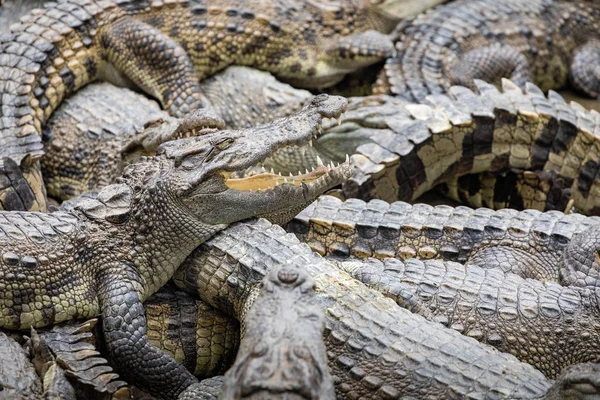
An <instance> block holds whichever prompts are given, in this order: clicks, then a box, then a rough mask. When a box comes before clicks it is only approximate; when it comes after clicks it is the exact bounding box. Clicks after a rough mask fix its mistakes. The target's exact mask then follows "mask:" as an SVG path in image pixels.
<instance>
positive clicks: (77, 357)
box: [27, 319, 129, 400]
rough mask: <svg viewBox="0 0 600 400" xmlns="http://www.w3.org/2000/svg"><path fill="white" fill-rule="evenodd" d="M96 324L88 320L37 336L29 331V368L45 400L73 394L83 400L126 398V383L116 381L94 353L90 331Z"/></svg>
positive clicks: (67, 398) (69, 399) (68, 397)
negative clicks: (85, 398)
mask: <svg viewBox="0 0 600 400" xmlns="http://www.w3.org/2000/svg"><path fill="white" fill-rule="evenodd" d="M97 322H98V320H97V319H91V320H88V321H85V322H81V323H72V324H66V325H61V326H55V327H53V328H52V329H51V330H45V331H41V332H39V333H38V332H37V331H36V330H35V329H32V330H31V335H30V337H29V338H27V342H28V347H29V348H30V349H31V353H32V354H33V359H32V362H33V365H34V366H35V368H36V371H37V373H38V375H39V376H40V377H41V378H42V382H43V385H44V398H45V399H55V398H56V399H64V400H75V399H76V398H77V397H76V393H78V394H79V396H80V397H87V398H98V397H100V398H107V399H111V400H121V399H123V400H125V399H127V398H129V390H128V388H127V387H126V386H127V383H125V382H124V381H122V380H121V379H119V375H117V374H115V373H114V371H113V369H112V368H111V367H110V366H109V365H108V362H107V360H106V359H105V358H103V357H102V356H100V353H99V352H98V351H97V350H96V340H95V337H94V333H95V330H94V328H95V327H96V323H97ZM67 376H68V377H69V378H71V381H69V380H68V379H67ZM71 382H73V385H72V384H71ZM74 386H75V387H76V388H77V390H76V389H75V387H74Z"/></svg>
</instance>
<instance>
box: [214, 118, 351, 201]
mask: <svg viewBox="0 0 600 400" xmlns="http://www.w3.org/2000/svg"><path fill="white" fill-rule="evenodd" d="M343 111H344V110H340V113H339V114H338V115H336V116H334V117H332V118H331V119H332V120H334V121H337V124H338V125H340V124H341V121H342V115H343ZM325 120H329V118H327V117H323V118H322V120H321V121H320V122H319V123H318V124H317V126H316V127H315V129H314V130H313V132H312V136H311V138H310V139H309V140H306V141H303V142H302V143H293V144H288V145H284V146H283V147H280V148H279V149H277V150H281V149H296V150H298V151H300V149H301V147H299V146H306V145H308V146H311V147H312V145H313V144H312V142H313V139H318V138H319V137H320V136H321V135H322V134H323V122H324V121H325ZM277 150H276V151H277ZM267 158H268V157H267ZM262 161H265V160H262ZM315 164H316V165H313V166H311V167H310V171H309V169H308V168H307V169H305V172H304V173H302V171H298V173H297V174H293V173H289V175H284V174H282V173H281V172H275V171H274V170H273V168H271V170H270V171H267V170H266V169H265V168H264V167H263V166H262V162H261V163H259V164H258V165H255V166H252V167H250V168H247V169H246V170H245V171H234V172H229V171H221V175H222V176H223V178H224V181H225V185H227V187H229V188H230V189H235V190H238V191H242V192H255V191H256V192H263V191H268V190H273V189H275V188H277V187H278V186H282V185H283V186H295V187H306V186H308V185H310V184H317V185H318V184H320V183H321V182H323V183H326V181H327V180H328V179H327V178H329V177H331V176H333V175H335V176H336V177H339V176H343V175H346V174H345V172H346V171H347V170H348V169H349V168H350V158H349V156H348V155H346V160H345V162H343V163H337V164H336V163H334V162H330V163H328V164H325V163H323V161H322V160H321V158H320V157H319V156H317V157H316V163H315ZM327 183H329V182H327Z"/></svg>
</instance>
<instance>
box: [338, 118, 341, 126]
mask: <svg viewBox="0 0 600 400" xmlns="http://www.w3.org/2000/svg"><path fill="white" fill-rule="evenodd" d="M337 123H338V126H340V125H341V124H342V117H337Z"/></svg>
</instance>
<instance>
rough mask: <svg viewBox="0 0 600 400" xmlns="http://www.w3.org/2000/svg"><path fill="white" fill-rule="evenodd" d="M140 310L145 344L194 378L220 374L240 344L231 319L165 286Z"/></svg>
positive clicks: (231, 359)
mask: <svg viewBox="0 0 600 400" xmlns="http://www.w3.org/2000/svg"><path fill="white" fill-rule="evenodd" d="M144 309H145V310H146V324H147V327H148V341H149V342H150V343H151V344H153V345H154V346H156V347H157V348H159V349H161V350H162V351H163V352H165V353H167V354H169V355H171V356H172V357H173V358H174V359H176V360H177V361H179V362H180V363H181V364H183V365H184V366H185V367H186V368H187V369H188V371H190V372H192V373H193V374H194V375H195V376H197V377H198V378H205V377H208V376H212V375H215V374H223V373H224V372H225V371H226V370H227V368H229V367H230V366H231V364H232V363H233V360H234V358H235V355H236V352H237V349H238V345H239V342H240V325H239V323H238V322H237V321H236V320H235V319H234V318H232V317H229V316H227V315H225V314H224V313H222V312H221V311H219V310H216V309H214V308H213V307H211V306H209V305H207V304H206V303H204V302H203V301H201V300H198V299H197V298H195V297H192V296H190V295H189V294H187V293H185V292H182V291H180V290H177V289H173V288H171V287H169V286H166V287H163V288H161V289H160V290H159V291H158V292H156V293H155V294H153V295H152V296H151V297H150V298H149V299H148V300H146V301H145V302H144ZM132 383H133V384H135V382H132Z"/></svg>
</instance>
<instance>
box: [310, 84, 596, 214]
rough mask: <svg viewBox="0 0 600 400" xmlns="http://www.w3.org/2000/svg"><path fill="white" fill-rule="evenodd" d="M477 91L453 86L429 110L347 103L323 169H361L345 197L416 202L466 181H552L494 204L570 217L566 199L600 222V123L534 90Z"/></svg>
mask: <svg viewBox="0 0 600 400" xmlns="http://www.w3.org/2000/svg"><path fill="white" fill-rule="evenodd" d="M475 84H476V86H477V88H478V91H479V93H478V94H476V93H474V92H472V91H471V90H469V89H467V88H465V87H461V86H453V87H451V88H450V89H449V90H448V93H447V94H444V95H442V94H439V95H431V96H428V97H426V98H425V99H424V100H423V102H422V104H407V103H406V102H405V101H403V100H402V99H394V98H391V97H389V96H369V97H364V98H354V99H350V104H349V107H348V112H347V115H346V116H345V118H344V120H343V122H342V124H341V125H340V126H333V124H329V125H326V126H325V134H324V135H322V136H321V137H320V138H319V140H317V141H315V143H314V148H315V149H316V150H317V151H319V152H320V154H324V155H325V157H323V155H322V156H321V157H322V158H323V159H324V160H325V161H327V159H333V160H334V161H338V160H343V159H344V157H345V154H350V155H351V158H352V161H353V163H354V165H355V166H356V167H355V169H354V174H353V177H352V178H351V179H350V180H349V181H348V182H346V183H345V184H344V186H343V190H342V193H341V195H343V196H344V197H345V198H361V199H363V200H370V199H382V200H386V201H389V202H392V201H396V200H403V201H409V202H413V201H415V200H416V199H418V198H419V197H420V196H421V195H422V194H424V193H425V192H427V191H429V190H431V189H432V188H434V187H436V186H437V185H439V184H443V183H446V182H449V183H452V182H455V181H456V179H457V178H459V177H462V176H465V175H468V174H481V173H491V174H501V173H504V172H506V171H510V170H516V171H519V172H523V171H524V172H526V173H527V174H528V175H531V174H550V177H544V176H543V175H541V176H539V178H536V179H540V178H541V179H543V180H546V181H549V183H546V184H542V185H541V186H539V185H538V184H536V185H538V186H539V187H536V190H537V195H535V194H533V193H531V192H532V191H531V190H530V188H528V187H526V186H528V185H527V184H520V186H516V187H509V188H508V189H504V188H501V189H500V191H499V192H495V193H493V194H488V196H489V197H491V198H493V199H494V201H498V202H500V203H507V202H508V203H510V204H511V205H514V206H515V207H520V208H523V209H526V208H532V209H539V210H545V209H559V210H560V211H563V210H564V209H565V203H564V200H563V199H564V198H565V197H566V196H567V195H568V198H569V199H572V201H573V207H574V208H575V209H576V210H578V211H580V212H582V213H585V214H589V215H596V214H598V213H600V186H599V182H600V179H598V173H599V171H600V169H599V165H600V164H599V163H598V161H597V159H598V149H597V148H598V146H599V145H600V139H599V136H598V127H600V114H599V113H597V112H595V111H589V110H586V109H585V108H583V107H582V106H580V105H579V104H577V103H573V102H571V103H570V104H567V103H566V102H565V101H564V99H563V98H562V97H561V96H560V95H558V94H557V93H555V92H552V91H550V92H549V93H548V95H545V94H544V93H543V92H542V91H541V90H540V89H539V88H538V87H536V86H534V85H532V84H529V83H527V84H525V89H524V90H522V89H521V88H519V87H517V86H516V85H515V84H513V83H512V82H510V81H508V80H502V88H501V90H498V89H497V88H496V87H494V86H492V85H490V84H487V83H484V82H482V81H478V80H476V81H475ZM559 181H560V185H559ZM459 182H460V181H459ZM454 186H456V184H454ZM511 196H515V198H511ZM451 197H452V198H458V197H459V196H458V194H452V196H451ZM488 203H490V201H488ZM486 205H493V203H492V204H486Z"/></svg>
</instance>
